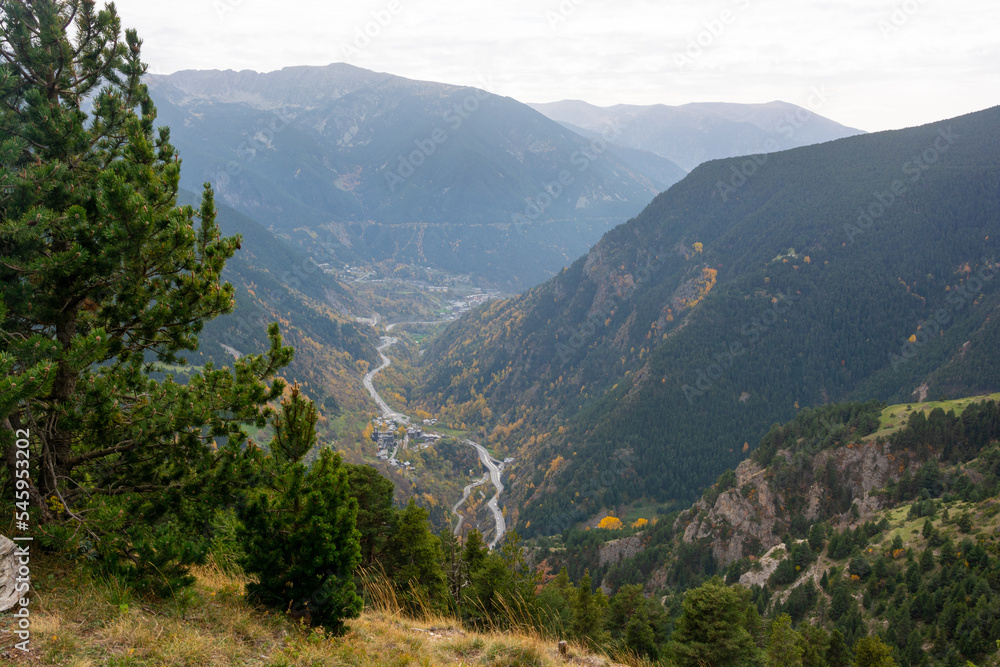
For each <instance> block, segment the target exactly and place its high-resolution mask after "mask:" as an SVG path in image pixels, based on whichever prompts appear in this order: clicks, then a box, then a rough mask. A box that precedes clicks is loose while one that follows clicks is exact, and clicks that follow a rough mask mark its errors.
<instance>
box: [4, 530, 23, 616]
mask: <svg viewBox="0 0 1000 667" xmlns="http://www.w3.org/2000/svg"><path fill="white" fill-rule="evenodd" d="M16 546H17V545H16V544H14V542H12V541H11V540H9V539H7V538H6V537H4V536H3V535H0V611H7V610H8V609H10V608H12V607H13V606H14V605H16V604H17V601H18V600H19V599H20V597H21V594H20V593H18V592H17V591H16V590H15V589H14V586H15V584H16V582H15V579H16V578H17V566H18V562H17V557H16V556H15V555H14V548H15V547H16Z"/></svg>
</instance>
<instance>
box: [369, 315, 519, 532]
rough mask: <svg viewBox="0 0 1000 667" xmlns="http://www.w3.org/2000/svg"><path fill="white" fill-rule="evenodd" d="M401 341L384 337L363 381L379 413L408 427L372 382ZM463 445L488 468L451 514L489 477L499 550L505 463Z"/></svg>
mask: <svg viewBox="0 0 1000 667" xmlns="http://www.w3.org/2000/svg"><path fill="white" fill-rule="evenodd" d="M448 321H450V320H444V321H441V322H396V323H394V324H390V325H389V326H387V327H386V331H391V330H392V329H394V328H395V327H397V326H400V325H403V324H443V323H444V322H448ZM398 342H399V339H398V338H393V337H391V336H383V337H382V340H381V341H380V343H381V344H380V345H379V346H378V348H376V349H377V350H378V354H379V356H380V357H381V358H382V364H381V365H380V366H379V367H378V368H375V369H373V370H371V371H369V372H368V373H367V374H366V375H365V377H364V380H363V382H364V385H365V389H367V390H368V393H369V394H370V395H371V397H372V398H373V399H374V400H375V403H377V404H378V407H379V410H381V411H382V417H383V418H385V419H395V420H396V421H398V422H401V423H404V424H409V423H410V418H409V417H407V416H406V415H404V414H400V413H398V412H395V411H394V410H393V409H392V408H390V407H389V404H388V403H386V402H385V401H384V400H382V397H381V396H379V393H378V392H377V391H375V384H374V383H373V382H372V380H373V379H374V378H375V376H376V375H378V374H379V373H380V372H381V371H384V370H385V369H386V368H388V367H389V366H390V365H392V360H390V359H389V357H387V356H385V352H384V350H387V349H389V348H390V347H392V346H393V345H395V344H396V343H398ZM464 442H465V444H467V445H469V446H470V447H475V449H476V451H477V452H478V453H479V460H480V462H481V463H482V464H483V466H484V467H485V468H486V470H487V474H486V475H483V478H482V479H481V480H479V481H478V482H474V483H472V484H470V485H468V486H467V487H465V490H464V492H463V496H462V499H461V500H460V501H458V503H457V504H456V505H455V506H454V507H453V508H452V512H455V513H457V512H458V508H459V507H460V506H461V505H462V503H464V502H465V501H466V500H467V499H468V498H469V494H470V493H472V489H473V488H474V487H476V486H479V485H481V484H483V483H484V482H485V481H486V477H487V476H488V477H489V479H490V481H491V482H492V483H493V486H494V487H495V488H496V490H497V492H496V493H495V494H494V495H493V497H492V498H490V500H489V502H488V503H487V506H488V507H489V508H490V511H491V512H493V519H494V520H495V522H496V531H494V535H493V540H492V541H491V542H490V544H489V547H490V549H493V548H494V547H496V545H497V543H499V542H500V540H501V539H502V538H503V536H504V533H506V532H507V522H506V520H505V519H504V516H503V512H502V511H501V510H500V494H501V493H502V492H503V482H501V481H500V473H501V472H503V468H504V464H503V462H502V461H497V460H496V459H495V458H493V457H492V456H490V453H489V452H488V451H486V448H485V447H483V446H482V445H480V444H479V443H478V442H473V441H471V440H465V441H464ZM394 454H395V453H394ZM458 517H459V519H458V528H456V529H455V534H456V535H457V534H458V532H459V530H461V528H462V523H463V522H464V521H465V517H463V516H462V515H461V514H459V515H458Z"/></svg>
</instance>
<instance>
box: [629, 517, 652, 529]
mask: <svg viewBox="0 0 1000 667" xmlns="http://www.w3.org/2000/svg"><path fill="white" fill-rule="evenodd" d="M648 523H649V521H647V520H646V519H643V518H642V517H639V518H638V519H636V520H635V521H634V522H633V523H632V527H633V528H642V527H643V526H645V525H646V524H648Z"/></svg>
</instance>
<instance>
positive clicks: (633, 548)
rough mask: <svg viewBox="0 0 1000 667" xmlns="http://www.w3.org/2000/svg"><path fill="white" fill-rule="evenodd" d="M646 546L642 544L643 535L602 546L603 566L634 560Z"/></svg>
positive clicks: (601, 557)
mask: <svg viewBox="0 0 1000 667" xmlns="http://www.w3.org/2000/svg"><path fill="white" fill-rule="evenodd" d="M645 548H646V546H645V545H644V544H643V543H642V535H632V536H631V537H623V538H621V539H620V540H611V541H610V542H606V543H605V544H604V545H602V546H601V551H600V553H599V557H600V560H601V565H602V566H603V565H605V564H607V563H617V562H619V561H620V560H622V559H625V558H632V557H633V556H635V555H636V554H638V553H641V552H642V550H643V549H645Z"/></svg>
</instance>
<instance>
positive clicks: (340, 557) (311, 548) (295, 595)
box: [238, 393, 361, 633]
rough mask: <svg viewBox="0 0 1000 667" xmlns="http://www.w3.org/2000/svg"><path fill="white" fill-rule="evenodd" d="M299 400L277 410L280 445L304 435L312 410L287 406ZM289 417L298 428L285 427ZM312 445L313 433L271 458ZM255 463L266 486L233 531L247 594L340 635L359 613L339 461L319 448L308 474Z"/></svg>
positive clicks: (351, 513) (355, 554)
mask: <svg viewBox="0 0 1000 667" xmlns="http://www.w3.org/2000/svg"><path fill="white" fill-rule="evenodd" d="M301 401H304V399H303V398H302V397H301V396H300V395H299V394H298V393H294V394H293V396H292V397H290V398H289V399H287V400H286V401H285V402H284V405H283V406H282V408H283V410H282V413H283V415H284V416H285V417H286V420H285V421H283V422H280V423H278V424H276V425H275V431H276V432H279V433H280V432H282V431H285V436H284V437H285V441H286V442H293V441H294V437H293V436H291V435H290V434H292V433H294V434H297V436H295V437H298V436H304V434H308V433H310V428H309V426H310V423H311V422H310V419H311V415H312V414H314V413H315V409H314V408H313V409H312V410H310V409H307V408H303V406H301V405H298V406H293V405H291V404H292V403H293V402H301ZM310 407H311V403H310ZM288 415H294V418H295V419H296V420H298V422H305V423H296V422H289V421H287V417H288ZM277 439H278V436H277V435H276V436H275V440H277ZM314 444H315V433H314V432H313V433H312V440H308V441H297V443H296V444H295V445H294V446H293V448H292V449H291V450H286V449H283V448H279V449H278V451H282V452H287V451H293V452H297V451H308V450H309V449H311V448H312V447H313V445H314ZM260 463H261V464H262V465H266V466H267V467H269V468H270V470H271V471H272V472H273V478H272V479H273V483H272V484H271V485H270V486H271V488H269V489H265V490H262V491H258V492H256V494H255V495H254V497H253V498H252V500H251V502H250V503H249V504H248V506H247V507H245V508H244V509H243V510H242V512H241V516H240V519H241V520H242V526H241V527H240V529H239V531H238V537H239V538H240V540H241V542H242V543H243V545H244V554H243V556H242V557H241V559H240V564H241V565H242V566H243V568H244V569H245V570H246V571H247V572H248V573H250V574H253V575H255V576H256V577H257V581H256V582H253V583H251V584H249V585H248V586H247V592H248V594H249V595H250V596H251V598H253V599H255V600H257V601H259V602H261V603H263V604H266V605H270V606H273V607H278V608H280V609H287V610H289V611H290V612H291V613H292V614H293V615H297V616H302V617H306V618H308V619H309V621H310V622H311V623H313V624H316V625H323V626H325V627H326V628H327V629H328V630H330V631H331V632H334V633H340V632H342V631H343V630H344V623H343V619H345V618H355V617H357V616H358V615H359V614H360V613H361V598H360V597H359V596H358V594H357V591H356V587H355V584H354V570H355V568H357V566H358V564H359V563H360V562H361V547H360V537H361V534H360V533H359V532H358V530H357V528H356V525H355V524H356V519H357V513H358V502H357V500H355V499H354V498H353V497H352V496H351V495H350V489H349V486H348V474H347V470H345V469H344V467H343V465H342V464H341V459H340V455H339V454H335V453H333V452H332V451H330V450H329V449H323V450H322V451H321V452H320V455H319V457H318V458H317V460H316V461H315V462H314V463H313V465H312V467H310V468H307V467H306V466H305V465H303V464H302V463H300V462H299V461H298V460H293V459H286V458H284V455H281V456H278V457H277V458H271V457H268V458H267V459H262V460H261V461H260Z"/></svg>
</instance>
